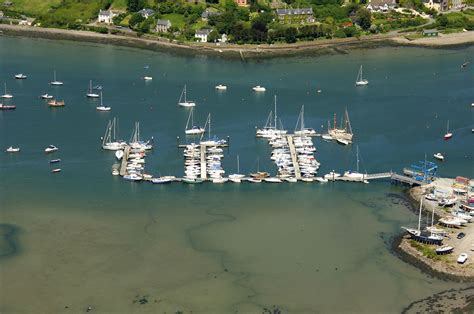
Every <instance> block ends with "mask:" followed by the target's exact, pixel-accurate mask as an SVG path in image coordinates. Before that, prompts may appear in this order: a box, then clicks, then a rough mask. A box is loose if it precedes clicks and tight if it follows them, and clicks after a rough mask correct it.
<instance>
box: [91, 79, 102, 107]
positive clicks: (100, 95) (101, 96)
mask: <svg viewBox="0 0 474 314" xmlns="http://www.w3.org/2000/svg"><path fill="white" fill-rule="evenodd" d="M91 82H92V81H91ZM100 106H101V107H102V106H103V104H102V91H101V92H100Z"/></svg>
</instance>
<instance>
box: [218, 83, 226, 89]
mask: <svg viewBox="0 0 474 314" xmlns="http://www.w3.org/2000/svg"><path fill="white" fill-rule="evenodd" d="M216 89H217V90H226V89H227V86H225V85H222V84H219V85H216Z"/></svg>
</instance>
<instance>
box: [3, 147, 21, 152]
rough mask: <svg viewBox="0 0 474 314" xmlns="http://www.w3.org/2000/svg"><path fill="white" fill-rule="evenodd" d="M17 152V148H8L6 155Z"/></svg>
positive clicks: (18, 149)
mask: <svg viewBox="0 0 474 314" xmlns="http://www.w3.org/2000/svg"><path fill="white" fill-rule="evenodd" d="M19 151H20V148H19V147H13V146H10V147H8V148H7V150H6V152H7V153H18V152H19Z"/></svg>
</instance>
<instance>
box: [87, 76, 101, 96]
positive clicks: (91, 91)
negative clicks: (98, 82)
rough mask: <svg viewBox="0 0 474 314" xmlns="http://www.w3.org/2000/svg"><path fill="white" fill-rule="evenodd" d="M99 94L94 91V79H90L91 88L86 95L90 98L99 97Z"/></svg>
mask: <svg viewBox="0 0 474 314" xmlns="http://www.w3.org/2000/svg"><path fill="white" fill-rule="evenodd" d="M99 96H100V95H99V94H97V93H95V92H94V89H93V88H92V80H91V81H89V89H88V90H87V93H86V97H88V98H99Z"/></svg>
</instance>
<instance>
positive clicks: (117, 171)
mask: <svg viewBox="0 0 474 314" xmlns="http://www.w3.org/2000/svg"><path fill="white" fill-rule="evenodd" d="M119 174H120V172H119V170H118V169H117V168H113V169H112V175H113V176H118V175H119Z"/></svg>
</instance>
